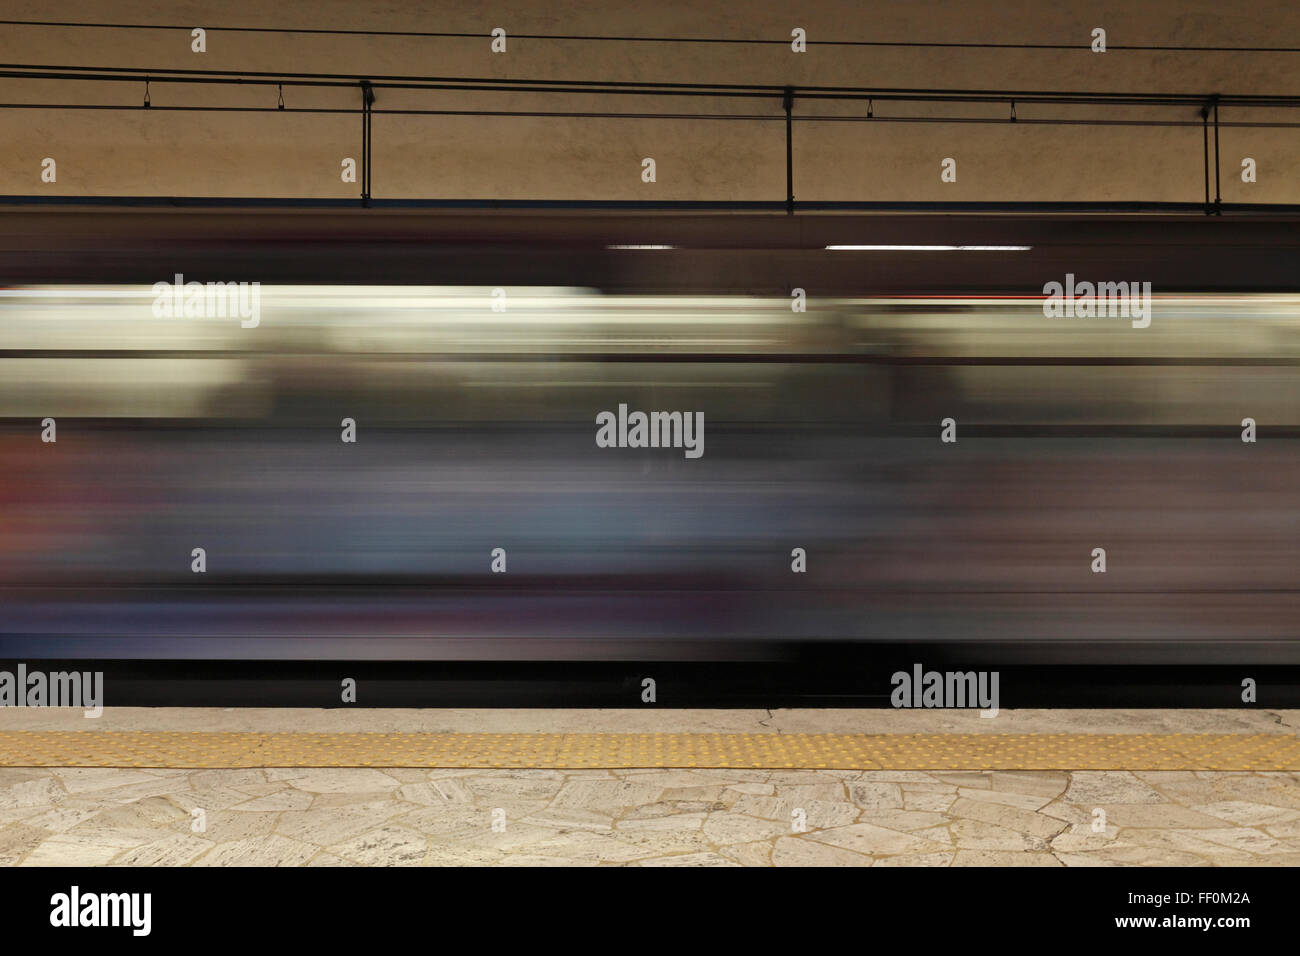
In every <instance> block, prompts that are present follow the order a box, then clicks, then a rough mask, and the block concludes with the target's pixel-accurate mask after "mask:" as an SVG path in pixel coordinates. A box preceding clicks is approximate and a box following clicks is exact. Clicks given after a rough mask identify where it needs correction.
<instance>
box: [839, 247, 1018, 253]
mask: <svg viewBox="0 0 1300 956" xmlns="http://www.w3.org/2000/svg"><path fill="white" fill-rule="evenodd" d="M826 248H827V250H829V251H831V252H1027V251H1028V250H1030V249H1032V248H1034V247H1033V246H827V247H826Z"/></svg>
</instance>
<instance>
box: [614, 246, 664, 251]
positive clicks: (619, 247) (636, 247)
mask: <svg viewBox="0 0 1300 956" xmlns="http://www.w3.org/2000/svg"><path fill="white" fill-rule="evenodd" d="M605 248H606V249H619V250H626V249H631V250H636V251H640V250H642V249H676V248H677V247H676V246H606V247H605Z"/></svg>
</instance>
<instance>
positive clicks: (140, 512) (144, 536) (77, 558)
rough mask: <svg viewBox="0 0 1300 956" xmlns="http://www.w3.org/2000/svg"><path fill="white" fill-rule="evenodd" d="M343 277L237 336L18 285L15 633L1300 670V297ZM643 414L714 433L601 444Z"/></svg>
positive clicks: (4, 300)
mask: <svg viewBox="0 0 1300 956" xmlns="http://www.w3.org/2000/svg"><path fill="white" fill-rule="evenodd" d="M667 252H668V254H669V255H671V256H673V257H677V261H678V262H683V261H688V260H689V256H690V253H689V251H688V250H686V251H684V250H680V249H678V250H667ZM827 254H828V255H833V254H834V253H827ZM651 255H652V254H650V253H647V254H641V261H647V260H649V259H650V256H651ZM918 255H924V253H918ZM663 261H664V260H662V259H661V260H659V262H660V263H662V262H663ZM987 261H988V262H989V263H990V265H989V266H988V268H990V269H996V267H997V263H998V262H999V259H998V258H997V257H993V258H990V259H989V260H987ZM943 265H944V263H943V261H942V260H941V259H940V260H936V261H935V266H934V267H935V268H936V269H941V268H943ZM963 265H964V263H963ZM629 268H630V267H629ZM73 271H74V270H73V269H72V268H70V269H69V272H70V273H71V272H73ZM137 271H138V270H137ZM157 271H158V272H159V273H160V274H159V276H158V278H159V279H167V280H170V279H171V278H172V273H171V270H170V268H169V264H167V265H163V266H162V267H160V268H159V269H158V270H157ZM1126 272H1127V273H1128V274H1126V275H1123V276H1115V278H1119V279H1126V278H1131V277H1132V276H1133V274H1134V273H1136V274H1137V276H1138V277H1141V274H1142V263H1141V262H1138V263H1135V264H1133V265H1132V266H1131V267H1130V268H1129V269H1127V270H1126ZM209 274H211V273H209ZM1062 276H1063V272H1059V271H1054V272H1048V273H1045V274H1044V276H1043V280H1044V281H1047V280H1049V279H1060V278H1062ZM100 278H101V280H102V276H101V277H100ZM223 278H239V279H244V278H247V279H250V280H256V279H257V275H256V274H248V273H243V274H237V275H235V276H223ZM335 278H336V279H337V280H338V281H337V282H335V283H333V284H320V283H319V282H318V283H316V284H305V283H276V282H271V283H265V284H262V285H260V286H259V288H258V307H259V310H260V313H259V316H258V321H257V323H256V325H255V327H244V326H245V325H246V324H247V323H241V322H240V320H239V318H238V317H237V316H235V317H232V315H231V314H229V313H226V314H222V315H210V316H209V315H191V316H185V315H166V314H163V315H159V314H157V313H158V312H159V310H158V309H156V308H154V304H155V302H156V301H157V296H158V292H157V289H156V288H155V287H154V286H153V285H151V284H150V283H147V282H140V283H136V282H133V281H132V282H123V283H119V284H114V283H108V282H104V281H94V282H73V281H61V282H55V283H44V284H42V283H24V284H14V285H11V286H9V287H7V288H4V289H3V290H0V656H4V657H19V656H38V657H44V658H54V657H78V656H81V657H96V658H119V659H121V658H153V659H157V658H164V659H186V658H188V659H195V658H209V659H212V658H240V659H259V658H260V659H297V660H302V659H370V660H452V659H460V660H464V659H498V660H499V659H510V660H538V659H657V658H665V657H667V658H682V659H698V658H714V657H723V658H725V657H728V656H732V655H735V656H744V655H747V654H748V655H753V654H758V655H760V656H761V654H762V653H763V650H762V649H763V648H764V647H771V646H777V645H783V644H785V645H788V644H791V643H799V642H847V643H863V642H894V643H898V642H904V643H915V644H918V645H923V644H925V643H927V642H980V641H996V642H1002V643H1011V644H1016V643H1022V644H1024V645H1025V646H1031V645H1032V646H1036V647H1040V648H1041V647H1048V648H1050V647H1052V646H1053V645H1054V644H1062V645H1064V644H1065V643H1069V644H1070V645H1071V646H1072V647H1076V648H1077V647H1078V646H1081V645H1090V646H1096V647H1102V648H1104V647H1107V646H1110V647H1117V646H1123V645H1125V644H1126V643H1136V642H1141V643H1142V644H1143V645H1144V646H1148V647H1150V646H1156V647H1159V648H1161V649H1162V650H1161V651H1160V653H1161V654H1162V655H1164V656H1162V657H1159V658H1158V659H1159V660H1167V661H1170V662H1200V661H1204V660H1210V659H1215V660H1220V659H1233V656H1232V655H1233V653H1234V652H1233V650H1232V649H1233V648H1234V647H1239V648H1244V647H1246V646H1250V647H1254V648H1259V647H1267V648H1270V651H1269V654H1270V655H1271V656H1270V660H1273V661H1274V662H1276V663H1288V664H1293V663H1300V591H1297V581H1298V580H1300V535H1298V534H1297V532H1298V531H1300V524H1298V523H1297V518H1298V517H1300V480H1298V479H1297V474H1300V471H1298V469H1297V465H1300V443H1298V442H1297V440H1296V439H1297V437H1300V335H1298V334H1297V333H1300V293H1297V294H1292V293H1288V292H1285V291H1277V290H1274V291H1267V292H1255V291H1245V292H1236V293H1233V292H1224V291H1218V292H1213V293H1195V292H1188V291H1177V292H1162V291H1161V289H1160V287H1159V286H1157V288H1156V295H1155V298H1154V301H1153V305H1152V317H1151V318H1152V321H1151V324H1150V326H1149V327H1148V328H1142V329H1136V328H1133V327H1131V325H1130V324H1129V323H1128V322H1127V321H1116V320H1114V319H1108V318H1102V317H1080V318H1053V317H1048V316H1046V315H1045V314H1044V309H1043V302H1042V296H1041V295H1038V294H1037V290H1036V289H1034V288H1023V287H1021V288H1020V289H1018V290H1016V292H1014V293H1012V292H1010V291H1004V292H1001V293H982V292H981V293H971V292H956V293H952V294H942V295H940V294H934V293H932V292H931V293H922V294H917V295H905V294H899V293H897V292H893V293H890V294H862V295H841V294H832V295H818V294H817V292H816V290H815V289H809V290H808V292H807V299H806V303H800V304H803V305H806V309H805V310H804V311H796V309H795V308H792V302H793V299H792V297H791V296H790V295H789V294H788V293H785V292H776V291H773V292H771V293H770V294H744V293H740V292H728V293H726V294H722V293H715V294H707V293H705V292H702V291H699V290H695V291H688V290H681V289H673V290H671V291H668V292H656V291H653V290H650V291H647V290H646V289H645V288H642V289H641V290H640V291H629V290H628V289H627V288H623V289H614V290H610V289H599V288H595V287H570V286H564V285H514V284H503V285H501V286H493V285H468V284H464V285H461V284H446V285H413V284H406V283H402V284H389V285H383V284H347V283H346V282H345V281H343V280H345V279H346V278H347V277H346V276H342V275H340V276H336V277H335ZM870 284H871V283H867V282H864V286H869V285H870ZM643 285H652V283H645V284H643ZM1297 286H1300V282H1298V283H1297ZM164 311H165V310H164ZM621 404H622V405H626V406H627V408H629V409H644V410H665V411H680V412H683V413H700V414H702V416H703V421H704V427H705V429H706V434H707V441H706V444H705V449H706V450H705V453H704V454H703V455H702V457H699V458H697V459H691V458H688V457H686V456H684V455H683V454H682V452H681V451H680V450H674V449H669V448H627V447H623V448H604V447H600V445H599V444H598V442H597V441H596V435H597V424H596V422H597V416H598V415H599V414H600V413H601V412H602V411H606V410H615V409H618V408H619V406H620V405H621ZM48 419H53V421H54V427H55V429H56V432H55V437H56V439H57V440H56V441H53V442H50V441H42V435H43V433H44V432H47V431H48V430H49V426H48V424H46V421H47V420H48ZM348 419H350V420H351V421H352V423H354V434H355V437H356V441H355V442H348V441H344V440H343V437H344V434H345V431H346V429H347V423H346V422H345V420H348ZM945 419H951V420H952V422H951V425H950V427H949V434H950V436H954V435H955V438H956V440H955V441H952V442H944V441H942V440H941V433H942V432H943V430H944V426H943V424H941V423H943V422H944V420H945ZM1245 419H1251V420H1252V421H1253V422H1254V428H1255V431H1256V436H1255V437H1256V439H1257V440H1256V441H1254V442H1245V441H1243V440H1242V436H1243V431H1244V430H1245V428H1246V427H1245V425H1244V424H1243V422H1244V420H1245ZM200 548H201V549H202V550H203V561H204V567H203V571H202V572H201V573H199V572H196V570H195V567H196V558H195V550H194V549H200ZM1098 548H1101V549H1104V550H1105V561H1106V568H1105V572H1104V573H1098V572H1097V571H1096V570H1094V569H1095V568H1096V560H1095V558H1096V554H1095V549H1098ZM497 549H500V550H497ZM797 549H802V550H801V552H800V551H798V550H797ZM799 554H802V555H803V556H804V557H803V562H806V563H805V565H804V566H805V567H806V570H795V568H796V567H798V566H799V565H800V563H801V562H800V559H799V557H798V555H799ZM755 649H757V650H755ZM1206 649H1211V651H1212V653H1209V654H1208V656H1207V652H1206ZM1072 653H1073V652H1072ZM1216 655H1217V656H1216Z"/></svg>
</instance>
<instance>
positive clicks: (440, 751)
mask: <svg viewBox="0 0 1300 956" xmlns="http://www.w3.org/2000/svg"><path fill="white" fill-rule="evenodd" d="M0 766H5V767H175V768H227V767H446V768H520V769H523V768H547V769H556V770H581V769H602V768H604V769H620V768H640V767H646V768H651V767H716V768H733V769H734V768H745V769H753V768H758V769H785V768H800V769H805V768H806V769H828V770H1249V771H1264V770H1300V736H1298V735H1295V734H775V733H761V734H490V733H465V734H450V733H232V732H221V733H197V732H159V731H121V732H99V731H13V732H8V733H0Z"/></svg>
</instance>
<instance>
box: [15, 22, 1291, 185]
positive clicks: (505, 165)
mask: <svg viewBox="0 0 1300 956" xmlns="http://www.w3.org/2000/svg"><path fill="white" fill-rule="evenodd" d="M0 17H3V18H5V19H21V20H32V19H36V18H38V17H43V18H57V19H58V20H66V21H79V22H112V23H121V24H152V25H164V26H168V25H170V26H175V27H176V29H163V30H147V29H132V30H123V29H103V28H93V29H91V28H86V29H76V28H68V27H56V26H14V25H4V26H0V63H3V64H7V65H15V64H22V65H32V64H39V65H45V66H60V67H87V66H94V67H117V68H129V69H133V70H139V71H145V72H148V71H163V70H211V71H234V72H244V71H258V72H267V73H275V74H283V73H346V74H348V75H350V76H384V75H401V76H425V77H427V76H442V77H447V76H453V77H485V78H494V79H498V80H503V79H512V80H530V81H531V80H584V81H585V80H594V81H602V82H651V83H665V82H671V83H704V84H733V83H738V84H764V85H772V86H776V87H781V86H786V85H790V86H794V87H796V88H797V89H798V88H804V87H808V86H852V87H869V88H873V89H875V88H895V89H897V88H907V89H915V88H924V89H936V88H941V89H960V90H972V89H983V90H994V91H1013V90H1050V91H1103V92H1143V93H1180V94H1197V95H1200V94H1206V95H1208V94H1216V93H1217V94H1223V95H1232V94H1239V95H1247V94H1277V95H1297V94H1300V5H1297V4H1295V3H1294V2H1288V0H1265V2H1260V3H1253V4H1250V5H1240V6H1239V7H1236V8H1233V7H1231V6H1225V5H1224V4H1222V3H1221V2H1216V0H1194V2H1186V0H1153V2H1149V3H1144V4H1131V3H1088V4H1084V3H1061V4H1044V3H1039V2H1034V0H1006V2H996V3H994V2H984V3H942V2H934V0H919V2H918V0H894V2H882V3H876V4H871V5H864V4H861V3H857V2H844V0H819V2H818V0H814V2H808V3H804V4H800V5H798V6H797V7H793V6H791V5H790V4H786V3H777V2H774V0H754V2H750V3H746V4H700V3H686V2H656V3H654V4H643V3H630V2H625V0H611V2H607V3H602V4H583V3H574V2H548V3H538V2H531V3H527V2H514V3H502V4H497V5H493V6H492V7H491V8H490V9H485V10H478V9H473V8H467V7H466V6H465V5H464V4H462V3H453V2H446V0H438V2H415V0H390V2H387V3H383V4H371V5H365V4H356V3H343V2H336V0H325V2H297V0H290V2H281V3H277V4H274V5H268V4H264V3H251V2H247V0H231V2H224V3H215V2H189V3H168V4H151V3H140V2H126V0H123V2H118V3H114V4H112V5H111V6H106V5H104V4H101V3H95V2H87V0H77V2H67V3H62V4H60V5H59V6H58V7H57V8H51V9H50V10H45V9H40V8H33V7H32V6H31V5H30V4H26V3H18V2H13V0H6V2H3V3H0ZM190 26H202V27H205V28H206V29H207V30H208V36H207V52H205V53H201V54H200V53H194V52H191V40H190V34H189V27H190ZM223 26H225V27H232V26H236V27H274V28H282V29H293V28H303V29H307V28H311V29H317V30H330V29H337V30H344V29H346V30H378V31H425V32H439V33H456V32H462V33H467V34H471V35H470V36H465V37H428V36H426V37H409V36H356V35H331V34H319V33H317V34H310V33H257V32H232V31H230V30H222V29H221V27H223ZM494 27H502V28H504V29H505V30H506V31H507V33H508V35H509V39H508V45H507V52H506V53H504V54H494V53H492V52H491V49H490V40H489V33H490V31H491V30H492V29H493V28H494ZM796 27H799V28H802V29H804V30H806V31H807V36H808V50H807V52H805V53H795V52H793V51H792V50H791V49H790V46H789V38H790V35H791V31H792V29H794V28H796ZM1096 27H1101V28H1104V29H1105V30H1106V31H1107V41H1108V46H1109V48H1108V50H1107V52H1106V53H1104V54H1103V53H1094V52H1092V51H1091V49H1090V42H1091V32H1092V30H1093V29H1094V28H1096ZM526 34H547V35H549V36H551V37H554V36H569V37H573V36H605V37H608V36H619V37H674V38H707V39H713V40H733V39H734V40H759V39H762V40H769V41H776V42H771V43H766V44H759V43H730V42H728V43H716V42H711V43H679V42H673V43H669V42H634V41H630V40H615V41H610V40H579V39H553V38H536V39H529V38H527V37H526V36H525V35H526ZM853 41H857V42H890V43H893V42H898V43H931V44H933V43H953V44H1003V45H1005V46H996V47H995V46H971V47H965V46H862V45H835V44H842V43H846V42H853ZM1020 45H1030V46H1029V47H1025V46H1020ZM1142 46H1157V47H1166V48H1169V47H1215V48H1218V49H1216V50H1213V51H1209V50H1201V51H1196V50H1173V49H1159V50H1152V49H1135V47H1142ZM1045 47H1051V48H1045ZM1247 47H1274V48H1279V47H1289V48H1291V49H1290V50H1272V51H1260V50H1253V51H1247V50H1243V49H1240V48H1247ZM1226 48H1237V49H1226ZM0 83H2V84H3V86H4V93H3V95H0V102H3V103H5V104H18V103H26V104H41V105H45V104H55V103H63V104H76V105H83V106H84V105H90V104H98V105H104V106H110V105H119V106H131V107H137V106H140V105H141V104H142V102H143V96H144V89H143V86H142V84H138V83H135V82H132V83H106V82H83V81H57V82H56V81H52V80H38V79H17V78H13V77H0ZM150 94H151V102H152V104H153V107H154V108H153V109H151V110H148V111H146V110H144V109H134V108H133V109H130V110H84V109H82V110H53V109H14V108H5V109H0V123H2V124H3V127H4V128H3V131H2V135H0V142H3V144H4V145H3V147H0V194H4V195H10V196H42V197H57V196H66V197H73V196H96V195H98V196H122V195H133V196H224V197H298V198H312V199H338V200H344V199H353V198H355V197H356V196H357V195H358V193H359V186H358V184H355V183H346V182H343V181H342V180H341V177H340V164H341V162H342V160H343V159H344V158H347V157H351V158H354V159H360V158H361V150H362V145H361V136H360V130H361V127H360V120H359V117H358V116H357V115H356V114H355V113H351V112H346V113H299V112H292V110H294V109H298V108H307V107H311V108H319V109H327V110H328V109H337V110H353V109H355V108H356V107H357V106H358V103H359V100H360V91H359V90H358V89H355V88H351V87H347V88H334V89H316V88H303V87H288V88H286V89H285V91H284V98H285V103H286V107H287V109H286V111H285V112H279V111H276V110H274V109H273V108H274V106H275V105H276V101H277V90H276V89H275V88H274V87H266V86H209V85H195V84H181V83H174V82H173V83H167V82H159V81H155V82H153V83H151V88H150ZM176 106H257V107H263V108H271V109H272V111H270V112H216V113H214V112H184V111H169V110H166V109H163V108H164V107H176ZM375 108H376V109H377V110H385V109H389V110H396V109H424V110H428V109H444V110H500V111H538V112H548V111H549V112H575V111H584V112H603V113H609V112H637V113H653V114H676V113H682V112H691V113H710V114H717V113H725V114H731V115H735V114H740V113H745V114H749V115H752V116H753V117H754V118H753V119H747V120H743V121H738V120H719V119H676V118H654V119H650V118H639V119H614V118H608V117H604V118H594V117H556V116H550V117H538V116H532V117H520V116H511V117H504V116H448V115H438V116H430V115H419V116H415V115H392V114H384V113H379V114H377V115H376V116H375V117H374V120H373V134H372V135H373V146H372V149H373V155H372V162H371V173H372V191H373V194H374V196H375V197H377V198H388V199H417V198H418V199H524V200H529V199H531V200H577V199H582V200H592V199H598V200H599V199H603V200H619V201H646V200H649V201H664V200H669V201H782V200H784V199H785V198H786V148H785V123H784V112H783V109H782V105H781V102H780V99H779V97H776V96H773V97H768V98H764V99H745V100H737V99H730V98H721V97H718V98H714V97H709V98H693V99H689V100H684V99H682V98H680V97H666V96H645V97H642V96H636V97H632V96H613V95H608V94H601V93H592V94H565V95H558V94H537V93H522V92H518V93H508V92H468V91H456V92H452V91H428V90H416V91H411V90H405V91H403V90H380V91H379V99H378V101H377V102H376V104H375ZM793 112H794V115H795V119H796V121H795V123H794V129H793V157H792V158H793V169H794V194H795V196H796V198H797V199H798V200H800V201H815V202H839V201H851V202H918V203H967V202H1122V201H1127V202H1190V203H1195V202H1199V201H1200V200H1201V199H1202V196H1203V189H1204V167H1203V152H1202V149H1203V143H1202V131H1201V129H1200V127H1199V125H1197V124H1199V122H1200V117H1199V113H1198V109H1197V108H1196V107H1195V106H1193V105H1189V104H1181V105H1176V106H1161V107H1150V106H1130V107H1117V106H1113V105H1104V106H1100V105H1063V104H1034V103H1025V102H1021V103H1019V104H1017V118H1018V122H1017V123H1016V124H1014V125H1013V124H1011V123H1010V122H1001V120H1005V119H1007V118H1009V103H1008V104H1003V103H984V104H952V103H899V102H876V103H874V104H873V113H874V116H875V118H876V119H877V120H879V122H873V123H865V122H848V121H843V120H836V119H830V118H824V119H822V120H820V121H814V120H812V119H810V118H809V117H811V116H813V115H820V116H823V117H846V116H854V117H860V116H862V115H863V114H864V112H865V111H864V109H863V104H861V103H858V102H826V101H817V102H814V101H805V100H799V99H798V98H796V103H795V107H794V111H793ZM903 118H906V119H907V120H908V121H907V122H901V121H899V120H901V119H903ZM953 118H961V119H967V120H972V119H997V120H999V122H997V123H992V124H985V123H973V122H948V121H942V122H940V121H936V120H940V119H948V120H950V119H953ZM1096 119H1109V120H1125V121H1135V122H1183V123H1191V124H1193V125H1190V126H1174V125H1163V126H1159V125H1157V126H1152V125H1111V126H1093V125H1058V124H1056V123H1046V122H1036V121H1043V120H1053V121H1080V120H1096ZM1220 119H1221V121H1222V123H1223V124H1224V125H1223V126H1222V128H1221V129H1220V148H1221V157H1222V158H1221V164H1220V165H1221V188H1222V197H1223V199H1224V201H1225V202H1230V203H1296V202H1300V158H1298V156H1300V150H1298V149H1297V147H1300V127H1297V128H1291V127H1285V126H1283V127H1278V126H1274V127H1268V128H1246V127H1241V126H1233V125H1230V124H1233V123H1243V122H1247V123H1259V122H1269V123H1298V124H1300V109H1277V108H1243V107H1224V108H1223V109H1222V110H1221V115H1220ZM45 157H52V158H54V159H55V160H56V162H57V181H56V182H54V183H46V182H42V180H41V161H42V160H43V159H44V158H45ZM646 157H652V158H654V159H655V161H656V165H657V169H656V173H657V181H656V182H654V183H644V182H642V179H641V169H642V167H641V162H642V160H643V159H644V158H646ZM1245 157H1250V158H1253V159H1254V160H1256V163H1257V167H1258V175H1257V182H1254V183H1244V182H1242V181H1241V177H1240V168H1241V161H1242V159H1243V158H1245ZM945 158H952V159H955V160H956V169H957V178H956V182H942V181H941V178H940V171H941V162H942V160H944V159H945Z"/></svg>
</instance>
